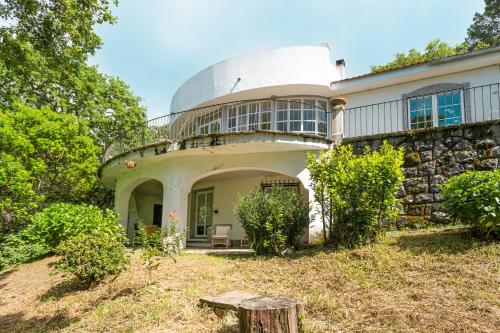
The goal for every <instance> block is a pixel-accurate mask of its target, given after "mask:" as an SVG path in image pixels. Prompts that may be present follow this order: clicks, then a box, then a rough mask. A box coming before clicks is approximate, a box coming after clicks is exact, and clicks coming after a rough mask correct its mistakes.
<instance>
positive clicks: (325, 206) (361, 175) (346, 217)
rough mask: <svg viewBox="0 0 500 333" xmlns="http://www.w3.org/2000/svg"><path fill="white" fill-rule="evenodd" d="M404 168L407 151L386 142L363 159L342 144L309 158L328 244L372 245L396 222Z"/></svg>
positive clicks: (341, 245)
mask: <svg viewBox="0 0 500 333" xmlns="http://www.w3.org/2000/svg"><path fill="white" fill-rule="evenodd" d="M402 165H403V150H402V149H395V148H394V147H393V146H391V145H390V144H389V143H387V142H384V144H383V145H382V146H381V148H380V149H379V150H378V151H370V149H369V148H368V147H366V148H365V150H364V151H363V154H361V155H356V154H354V153H353V150H352V147H351V146H350V145H348V146H344V145H338V146H336V147H335V148H333V149H330V150H328V151H326V152H323V153H321V155H320V156H319V157H318V156H316V155H310V156H309V161H308V165H307V168H308V169H309V171H310V174H311V181H312V187H313V189H314V195H315V201H316V202H317V203H318V206H319V207H320V208H319V216H320V218H321V221H322V224H323V241H324V243H325V244H330V243H332V244H334V245H335V246H337V247H347V248H352V247H356V246H358V245H363V244H368V243H372V242H374V241H375V240H376V239H377V237H378V236H379V235H380V233H382V232H383V230H384V228H385V227H386V226H387V225H389V224H392V223H394V222H395V221H396V219H397V217H398V214H399V209H398V207H399V200H398V199H397V192H398V190H399V188H400V187H401V185H402V181H403V179H404V175H403V170H402Z"/></svg>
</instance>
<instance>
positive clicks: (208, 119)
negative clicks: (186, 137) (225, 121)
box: [198, 110, 222, 134]
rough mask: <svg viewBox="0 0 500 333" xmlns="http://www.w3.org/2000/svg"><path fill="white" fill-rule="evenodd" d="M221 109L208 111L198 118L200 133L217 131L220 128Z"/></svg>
mask: <svg viewBox="0 0 500 333" xmlns="http://www.w3.org/2000/svg"><path fill="white" fill-rule="evenodd" d="M221 117H222V110H217V111H214V112H210V113H209V114H206V115H204V116H202V117H200V118H199V120H198V128H199V131H200V134H211V133H219V132H220V129H221V126H220V125H221Z"/></svg>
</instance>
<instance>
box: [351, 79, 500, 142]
mask: <svg viewBox="0 0 500 333" xmlns="http://www.w3.org/2000/svg"><path fill="white" fill-rule="evenodd" d="M499 91H500V83H493V84H488V85H482V86H477V87H470V88H458V89H451V90H442V91H433V92H432V93H429V94H422V95H415V96H409V97H407V98H404V99H398V100H392V101H386V102H381V103H375V104H370V105H363V106H358V107H350V108H346V109H344V111H343V125H344V126H343V137H344V138H353V137H359V136H366V135H375V134H383V133H391V132H398V131H405V130H411V129H420V128H426V127H441V126H446V125H452V124H461V123H473V122H482V121H488V120H495V119H500V111H499V110H500V93H499Z"/></svg>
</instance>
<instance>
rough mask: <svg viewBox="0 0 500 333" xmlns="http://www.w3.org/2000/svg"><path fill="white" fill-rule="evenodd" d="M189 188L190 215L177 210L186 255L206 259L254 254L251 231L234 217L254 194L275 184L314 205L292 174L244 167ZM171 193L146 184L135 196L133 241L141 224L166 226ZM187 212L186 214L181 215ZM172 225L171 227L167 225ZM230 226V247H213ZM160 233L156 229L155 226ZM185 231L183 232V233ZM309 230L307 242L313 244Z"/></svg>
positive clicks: (129, 231) (200, 180) (131, 214)
mask: <svg viewBox="0 0 500 333" xmlns="http://www.w3.org/2000/svg"><path fill="white" fill-rule="evenodd" d="M191 184H192V185H189V184H188V185H187V189H188V190H187V191H186V192H187V205H186V206H185V207H186V211H184V212H181V211H179V210H177V212H176V215H177V216H186V218H185V222H184V223H182V224H183V225H185V226H186V230H187V236H186V248H188V249H189V250H192V251H191V252H189V251H188V252H186V253H206V254H249V253H252V252H253V251H252V250H250V244H249V243H248V240H247V238H246V235H245V231H244V229H243V227H242V226H241V224H240V223H239V222H238V219H237V217H236V215H235V213H234V205H235V203H236V201H237V200H238V198H239V197H240V196H242V195H245V194H247V193H249V192H250V191H252V190H254V189H261V190H263V191H266V190H269V189H270V188H271V187H272V186H273V185H277V186H282V187H285V188H287V189H290V190H293V191H297V192H298V193H299V194H300V195H301V196H302V197H303V198H304V199H305V200H309V191H308V190H307V189H306V188H305V187H304V186H303V184H302V182H301V181H300V180H299V179H298V178H296V177H292V176H289V175H285V174H281V173H278V172H274V171H270V170H264V169H260V170H259V169H253V168H248V169H246V168H242V169H240V170H232V171H221V172H219V173H210V174H209V175H208V176H201V178H197V179H195V180H193V182H192V183H191ZM165 192H166V189H165V188H164V186H163V184H162V183H161V182H159V181H158V180H156V179H149V180H146V181H143V182H142V183H140V184H139V185H136V187H135V188H134V189H133V190H132V191H131V194H130V198H129V202H128V219H127V226H126V230H127V236H128V238H129V240H130V242H131V243H133V242H134V239H135V236H136V235H137V231H138V227H139V224H143V225H146V226H156V227H158V228H161V227H162V226H163V227H165V223H166V222H167V219H166V216H164V215H166V214H168V213H169V212H170V211H167V210H166V209H165V208H164V207H168V204H169V203H168V201H169V200H165V198H164V193H165ZM181 213H183V214H181ZM167 223H168V222H167ZM222 225H223V226H226V227H227V229H228V230H227V235H228V236H229V247H228V248H225V246H224V247H223V248H220V247H214V246H212V237H211V236H212V233H213V229H215V226H219V227H220V226H222ZM152 228H154V227H152ZM182 229H184V227H180V229H179V231H181V230H182ZM308 232H309V231H308V230H306V231H305V234H304V241H305V242H307V240H308V237H309V235H308Z"/></svg>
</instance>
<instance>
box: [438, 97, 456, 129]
mask: <svg viewBox="0 0 500 333" xmlns="http://www.w3.org/2000/svg"><path fill="white" fill-rule="evenodd" d="M437 100H438V119H439V126H447V125H453V124H460V123H462V104H461V95H460V91H458V90H456V91H451V92H446V93H441V94H438V98H437Z"/></svg>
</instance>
